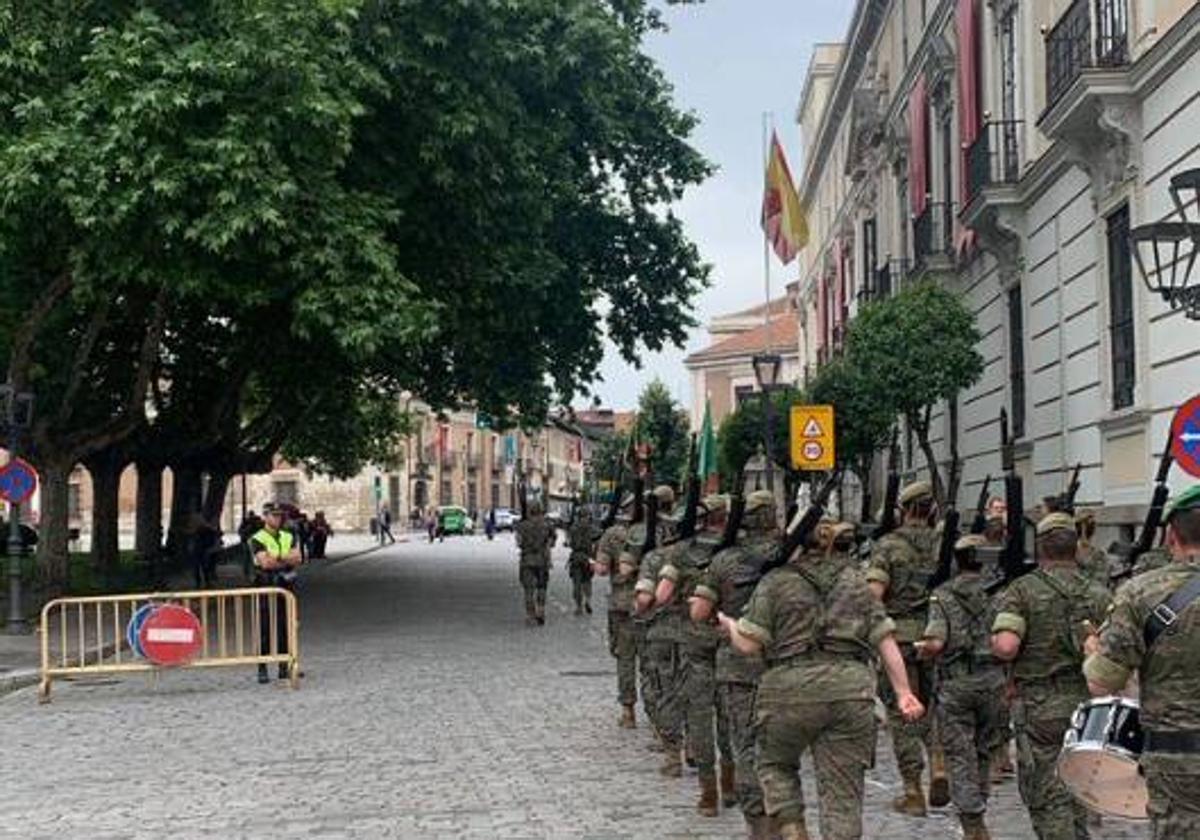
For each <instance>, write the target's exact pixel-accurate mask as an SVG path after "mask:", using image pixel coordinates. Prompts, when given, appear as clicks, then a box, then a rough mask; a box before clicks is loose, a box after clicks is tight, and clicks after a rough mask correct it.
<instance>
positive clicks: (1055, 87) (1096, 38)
mask: <svg viewBox="0 0 1200 840" xmlns="http://www.w3.org/2000/svg"><path fill="white" fill-rule="evenodd" d="M1045 37H1046V110H1050V109H1051V108H1053V107H1054V106H1055V104H1056V103H1057V102H1058V101H1059V100H1060V99H1061V98H1062V97H1063V96H1065V95H1066V93H1067V91H1069V90H1070V89H1071V87H1072V86H1073V85H1074V84H1075V83H1076V82H1077V81H1079V79H1080V78H1081V77H1082V76H1083V75H1084V71H1085V70H1089V69H1104V68H1110V69H1111V68H1122V67H1126V66H1128V64H1129V10H1128V8H1127V7H1126V0H1075V2H1074V3H1072V4H1071V7H1070V8H1069V9H1067V12H1066V14H1064V15H1063V16H1062V17H1061V18H1059V20H1058V22H1057V23H1056V24H1054V26H1053V27H1052V28H1051V29H1050V30H1049V32H1047V33H1046V36H1045Z"/></svg>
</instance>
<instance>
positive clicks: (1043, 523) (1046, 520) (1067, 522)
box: [1037, 511, 1075, 537]
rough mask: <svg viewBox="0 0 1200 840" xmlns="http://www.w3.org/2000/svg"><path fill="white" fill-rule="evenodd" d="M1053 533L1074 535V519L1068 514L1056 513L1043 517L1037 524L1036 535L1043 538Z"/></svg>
mask: <svg viewBox="0 0 1200 840" xmlns="http://www.w3.org/2000/svg"><path fill="white" fill-rule="evenodd" d="M1054 531H1070V532H1071V533H1075V517H1074V516H1071V514H1069V513H1063V512H1061V511H1056V512H1055V513H1048V514H1046V515H1045V516H1043V517H1042V518H1041V519H1040V520H1039V521H1038V524H1037V535H1038V536H1039V537H1044V536H1046V535H1047V534H1049V533H1052V532H1054Z"/></svg>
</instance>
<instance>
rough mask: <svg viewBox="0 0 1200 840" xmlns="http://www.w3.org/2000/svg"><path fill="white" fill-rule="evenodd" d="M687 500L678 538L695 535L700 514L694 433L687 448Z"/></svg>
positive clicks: (697, 457)
mask: <svg viewBox="0 0 1200 840" xmlns="http://www.w3.org/2000/svg"><path fill="white" fill-rule="evenodd" d="M687 471H688V472H687V501H686V507H685V508H684V509H683V520H682V521H681V522H680V523H679V536H678V537H676V539H678V540H687V539H691V538H692V537H694V536H695V535H696V519H697V518H698V517H699V514H700V476H698V475H697V474H696V473H698V472H699V471H700V450H699V447H698V446H697V444H696V435H692V443H691V447H690V448H689V449H688V460H687Z"/></svg>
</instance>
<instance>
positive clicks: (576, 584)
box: [571, 576, 592, 607]
mask: <svg viewBox="0 0 1200 840" xmlns="http://www.w3.org/2000/svg"><path fill="white" fill-rule="evenodd" d="M571 598H572V600H574V601H575V606H577V607H580V606H583V605H584V604H590V603H592V579H591V578H578V577H575V576H572V577H571Z"/></svg>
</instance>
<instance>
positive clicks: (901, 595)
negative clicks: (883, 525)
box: [867, 525, 938, 642]
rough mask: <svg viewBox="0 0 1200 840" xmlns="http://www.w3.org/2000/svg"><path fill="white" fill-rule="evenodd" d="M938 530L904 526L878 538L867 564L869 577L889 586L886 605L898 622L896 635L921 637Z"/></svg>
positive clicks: (934, 568) (905, 638)
mask: <svg viewBox="0 0 1200 840" xmlns="http://www.w3.org/2000/svg"><path fill="white" fill-rule="evenodd" d="M937 542H938V536H937V533H936V532H935V531H934V530H933V529H932V528H914V527H912V526H911V525H905V526H902V527H900V528H897V529H896V530H895V531H892V532H891V533H890V534H888V535H887V536H885V537H884V538H883V539H881V540H880V541H879V544H878V545H876V546H875V550H874V551H872V552H871V560H870V562H869V563H868V564H867V580H868V581H871V582H874V583H881V584H883V585H884V586H886V587H887V591H886V592H884V595H883V607H884V609H885V610H887V614H888V615H889V616H891V617H892V619H893V620H894V621H895V622H896V638H897V640H898V641H900V642H915V641H916V640H917V639H919V638H921V633H922V631H923V630H924V629H925V620H926V615H927V613H928V607H929V581H930V579H931V578H932V577H933V575H934V573H935V572H937Z"/></svg>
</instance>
